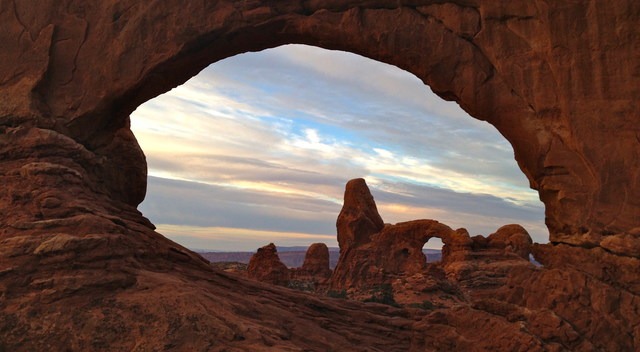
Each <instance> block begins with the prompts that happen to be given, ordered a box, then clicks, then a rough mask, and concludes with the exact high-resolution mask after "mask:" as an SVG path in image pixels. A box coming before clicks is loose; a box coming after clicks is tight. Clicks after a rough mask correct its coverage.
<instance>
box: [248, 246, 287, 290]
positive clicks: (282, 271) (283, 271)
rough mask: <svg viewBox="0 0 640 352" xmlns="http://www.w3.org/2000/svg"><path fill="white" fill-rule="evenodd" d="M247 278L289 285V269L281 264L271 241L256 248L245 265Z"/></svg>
mask: <svg viewBox="0 0 640 352" xmlns="http://www.w3.org/2000/svg"><path fill="white" fill-rule="evenodd" d="M247 275H248V276H249V278H252V279H254V280H258V281H261V282H266V283H270V284H273V285H279V286H288V285H289V269H288V268H287V267H286V265H284V264H282V262H281V261H280V258H279V257H278V250H277V249H276V246H275V245H274V244H273V243H269V244H268V245H266V246H264V247H262V248H258V251H257V252H256V254H254V255H253V256H252V257H251V260H250V261H249V266H248V267H247Z"/></svg>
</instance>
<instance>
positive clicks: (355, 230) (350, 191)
mask: <svg viewBox="0 0 640 352" xmlns="http://www.w3.org/2000/svg"><path fill="white" fill-rule="evenodd" d="M344 199H345V203H344V205H343V210H342V211H341V212H340V215H339V216H338V221H337V224H336V227H337V230H338V239H339V241H338V242H339V243H340V244H341V247H340V259H339V260H338V265H337V266H336V268H335V270H334V273H333V275H332V277H331V282H330V288H331V290H332V291H334V292H335V291H345V292H346V293H347V295H348V296H349V297H352V298H356V299H368V298H369V297H372V296H373V297H376V296H379V295H380V290H381V289H384V290H386V291H387V292H385V295H386V298H387V299H388V300H389V301H394V302H395V298H394V297H395V296H396V295H402V296H403V298H402V301H403V302H402V303H417V302H418V301H422V300H424V299H425V297H424V295H421V294H415V295H414V297H411V295H408V294H407V292H414V293H415V292H421V291H424V290H425V287H426V286H428V287H430V289H431V290H432V291H438V290H440V289H442V288H445V289H447V290H449V289H450V288H451V287H453V286H455V287H466V288H474V289H475V290H482V289H486V288H489V287H491V288H495V287H498V286H500V285H503V284H504V282H505V280H506V279H505V277H506V276H507V275H508V272H509V270H511V269H513V268H516V267H521V266H524V267H533V265H532V264H531V263H530V262H529V254H530V252H531V244H532V241H531V237H530V236H529V234H528V233H527V232H526V230H525V229H524V228H522V227H521V226H520V225H507V226H503V227H501V228H500V229H499V230H498V231H497V232H496V233H494V234H492V235H491V236H489V237H488V238H485V237H482V236H476V237H474V238H471V237H470V236H469V233H468V232H467V230H465V229H457V230H453V229H451V228H450V227H449V226H447V225H444V224H442V223H440V222H438V221H435V220H415V221H408V222H402V223H398V224H395V225H391V224H383V222H382V219H381V217H380V215H379V214H378V211H377V207H376V204H375V201H374V199H373V196H372V195H371V192H370V191H369V188H368V187H367V185H366V182H365V181H364V180H363V179H355V180H351V181H349V182H348V183H347V185H346V187H345V195H344ZM381 224H382V225H381ZM433 237H437V238H440V239H441V240H442V242H443V243H444V247H443V248H442V260H441V261H440V262H439V263H436V264H427V262H426V257H425V255H424V253H423V251H422V248H423V246H424V244H425V243H426V242H427V241H429V240H430V239H431V238H433ZM408 278H410V279H408ZM447 280H448V281H447ZM397 282H401V283H402V284H401V285H396V286H394V283H397ZM452 285H453V286H452ZM392 298H393V299H392ZM455 301H456V300H454V301H453V302H452V303H455Z"/></svg>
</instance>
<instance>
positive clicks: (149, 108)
mask: <svg viewBox="0 0 640 352" xmlns="http://www.w3.org/2000/svg"><path fill="white" fill-rule="evenodd" d="M131 120H132V129H133V130H134V133H135V134H136V137H137V138H138V140H139V142H140V144H141V146H142V148H143V150H144V151H145V154H146V156H147V160H148V165H149V174H150V175H152V176H158V177H162V178H165V179H161V178H154V177H151V178H150V181H149V191H148V196H147V200H145V202H144V203H143V204H142V206H141V209H142V210H143V212H144V213H145V214H147V215H148V216H149V217H150V218H151V219H152V220H153V221H154V222H156V223H162V224H174V225H180V226H201V227H219V228H242V229H249V230H252V231H259V230H263V231H273V232H277V231H282V232H283V233H310V234H315V235H321V234H322V235H326V234H327V233H333V231H335V228H334V224H335V217H336V216H337V212H338V211H339V209H340V206H341V199H342V191H343V187H344V183H345V182H346V181H347V180H349V179H351V178H355V177H365V178H366V179H367V182H368V183H369V184H370V186H372V188H373V189H375V190H376V192H377V194H378V195H377V196H376V197H377V199H379V200H380V201H381V202H382V204H381V206H380V207H381V209H385V210H387V211H388V212H389V218H390V219H401V218H402V219H404V220H410V219H411V218H406V217H405V216H406V215H411V216H417V217H432V218H436V219H438V220H444V219H448V220H451V221H452V224H450V225H451V226H454V227H458V226H464V227H468V228H470V229H473V230H474V231H481V233H484V234H488V233H490V232H492V231H494V230H495V229H497V227H498V226H500V225H502V224H504V223H507V222H520V223H522V224H525V223H527V224H529V225H531V227H533V228H535V229H536V230H535V232H536V235H535V237H536V240H538V241H542V242H546V240H547V238H546V236H547V235H546V229H545V228H544V226H543V225H541V224H542V219H543V218H544V216H543V215H542V212H543V209H542V206H541V203H540V202H539V201H538V198H537V194H536V193H535V192H533V191H531V190H530V189H528V182H527V180H526V178H525V176H524V175H523V174H522V173H521V172H520V171H519V170H518V168H517V165H516V163H515V161H514V160H513V151H512V149H511V146H510V145H509V144H508V143H507V142H506V141H505V140H504V138H503V137H502V136H500V135H499V134H498V133H497V131H495V129H494V128H493V127H492V126H490V125H488V124H487V123H484V122H481V121H477V120H474V119H472V118H470V117H469V116H467V115H466V114H465V113H464V112H463V111H462V110H460V108H459V107H458V106H457V105H456V104H453V103H450V102H444V101H443V100H442V99H440V98H438V97H436V96H435V95H433V94H432V93H430V91H429V89H428V87H426V86H424V84H422V82H420V81H419V80H418V79H417V78H416V77H414V76H412V75H410V74H408V73H406V72H404V71H401V70H399V69H397V68H395V67H393V66H389V65H385V64H381V63H377V62H374V61H371V60H368V59H364V58H362V57H359V56H356V55H352V54H348V53H342V52H330V51H327V50H324V49H318V48H313V47H307V46H285V47H281V48H277V49H273V50H266V51H263V52H260V53H251V54H243V55H238V56H236V57H234V58H231V59H227V60H223V61H221V62H218V63H216V64H214V65H211V66H210V67H209V68H207V69H205V70H204V71H202V72H201V73H200V74H199V75H198V76H197V77H195V78H193V79H192V80H190V81H189V82H187V83H186V84H184V85H183V86H180V87H178V88H176V89H174V90H172V91H171V92H169V93H167V94H165V95H162V96H160V97H158V98H156V99H154V100H152V101H150V102H148V103H146V104H145V105H143V106H141V107H139V108H138V110H136V111H135V112H134V114H132V117H131ZM166 179H172V180H166ZM421 214H424V216H422V215H421ZM382 216H383V218H385V219H386V217H385V214H382ZM437 216H439V217H440V218H437ZM443 222H445V223H446V221H443ZM453 223H455V224H461V225H455V224H453ZM182 236H183V237H184V235H182Z"/></svg>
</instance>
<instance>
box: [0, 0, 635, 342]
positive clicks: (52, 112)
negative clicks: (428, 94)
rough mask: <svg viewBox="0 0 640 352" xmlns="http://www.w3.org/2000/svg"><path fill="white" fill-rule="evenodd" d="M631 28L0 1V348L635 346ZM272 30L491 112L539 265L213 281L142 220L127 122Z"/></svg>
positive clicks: (257, 6)
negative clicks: (430, 286) (532, 215)
mask: <svg viewBox="0 0 640 352" xmlns="http://www.w3.org/2000/svg"><path fill="white" fill-rule="evenodd" d="M639 22H640V2H638V1H635V0H614V1H609V2H607V3H606V4H605V3H602V2H597V1H596V2H592V1H553V2H536V1H534V2H513V1H495V0H477V1H475V0H473V1H450V2H434V1H427V0H425V1H387V0H373V1H350V0H347V1H331V0H327V1H300V0H282V1H225V0H222V1H177V0H166V1H162V2H149V3H147V2H135V3H134V2H130V1H124V0H122V1H118V0H108V1H72V0H60V1H43V2H36V1H9V0H0V43H2V44H1V45H2V50H0V184H1V185H2V187H0V214H2V215H1V216H0V310H1V313H2V317H3V319H0V349H3V350H11V351H14V350H18V351H19V350H25V351H34V350H66V349H71V350H123V351H132V350H134V351H135V350H138V351H143V350H166V349H177V350H213V351H216V350H218V351H221V350H225V349H226V350H246V351H260V350H269V349H279V350H285V351H286V350H304V349H310V350H331V349H333V350H349V349H353V348H354V346H356V348H360V349H362V350H381V351H394V350H398V351H406V350H408V349H409V350H416V351H424V350H433V351H438V350H456V349H457V350H513V349H516V348H524V349H526V350H529V351H543V350H552V351H554V350H562V349H568V350H585V351H588V350H612V351H633V350H638V349H639V348H640V337H639V336H640V317H639V316H640V314H639V313H638V312H640V307H639V306H640V303H639V302H640V299H639V298H638V295H639V294H640V280H638V278H639V277H640V217H639V216H638V214H640V131H638V126H639V125H640V121H639V118H638V116H640V114H639V108H638V104H637V100H638V96H640V66H639V65H640V63H639V62H638V57H640V38H639V37H638V35H637V24H638V23H639ZM288 43H305V44H310V45H317V46H321V47H324V48H328V49H339V50H346V51H350V52H353V53H357V54H361V55H364V56H367V57H369V58H372V59H375V60H379V61H382V62H386V63H389V64H393V65H396V66H398V67H400V68H402V69H405V70H407V71H409V72H411V73H413V74H415V75H416V76H417V77H418V78H419V79H421V80H422V81H423V82H425V84H428V85H429V86H430V87H431V89H432V90H433V91H434V92H435V93H437V94H438V95H440V96H441V97H443V98H444V99H448V100H455V101H456V102H458V103H459V104H460V106H461V107H462V108H463V109H464V110H466V111H467V112H468V113H469V114H470V115H472V116H473V117H475V118H478V119H480V120H485V121H487V122H489V123H491V124H492V125H493V126H495V127H496V128H497V129H498V130H499V131H500V133H501V134H502V135H503V136H504V137H505V138H506V139H507V140H508V141H509V142H510V143H511V144H512V146H513V148H514V154H515V158H516V160H517V161H518V164H519V166H520V168H521V169H522V171H523V172H524V174H525V175H526V177H527V178H528V179H529V182H530V185H531V187H533V188H534V189H536V190H538V192H539V194H540V199H541V200H542V201H543V202H544V204H545V209H546V223H547V226H548V228H549V231H550V243H549V244H545V245H533V247H532V252H533V253H534V255H535V257H536V259H537V260H539V261H540V262H541V263H542V264H543V265H544V267H543V268H531V267H522V268H517V269H514V270H510V271H509V273H508V276H507V277H505V278H504V280H505V284H504V285H503V286H501V287H495V288H485V290H484V291H482V290H481V291H480V294H479V295H478V297H477V298H474V297H475V296H474V295H473V292H471V293H472V294H470V295H469V297H470V298H471V299H472V300H468V297H463V298H464V299H465V300H466V301H464V302H467V303H464V304H460V305H458V306H455V307H451V308H447V309H445V308H438V309H435V310H431V311H429V310H423V309H418V308H416V309H415V311H411V310H409V309H396V308H392V307H389V306H385V305H378V304H374V303H369V304H361V303H357V302H348V301H341V300H332V299H328V298H317V297H313V296H310V295H308V294H303V293H297V292H292V291H291V290H287V289H284V288H278V287H272V286H268V285H266V284H261V283H256V282H249V281H245V280H242V279H238V278H234V277H230V276H227V275H226V274H223V273H221V272H218V271H214V270H213V269H211V268H210V266H209V264H208V263H207V262H206V261H204V260H203V259H202V258H201V257H200V256H198V255H196V254H194V253H192V252H190V251H188V250H186V249H185V248H183V247H181V246H179V245H177V244H175V243H173V242H171V241H169V240H167V239H166V238H164V237H163V236H161V235H160V234H158V233H156V232H154V226H153V225H152V224H151V223H150V222H149V221H148V220H147V219H145V218H144V217H143V216H142V214H140V213H139V212H138V211H137V210H136V207H137V205H138V204H139V203H140V202H141V201H142V200H143V199H144V196H145V192H146V162H145V157H144V154H143V153H142V151H141V150H140V147H139V145H138V143H137V141H136V140H135V137H134V136H133V134H132V133H131V131H130V129H129V114H130V113H131V112H132V111H133V110H135V109H136V108H137V107H138V106H139V105H140V104H142V103H143V102H145V101H147V100H149V99H151V98H153V97H155V96H157V95H159V94H161V93H164V92H166V91H168V90H169V89H171V88H173V87H175V86H177V85H179V84H181V83H183V82H185V81H186V80H188V79H189V78H191V77H192V76H194V75H195V74H196V73H197V72H198V71H200V70H201V69H203V68H204V67H206V66H207V65H209V64H210V63H212V62H215V61H218V60H221V59H223V58H227V57H230V56H232V55H235V54H238V53H242V52H246V51H252V50H261V49H265V48H269V47H275V46H278V45H281V44H288ZM158 118H162V117H161V116H158ZM364 118H366V117H364ZM396 122H397V123H402V121H396ZM367 219H368V220H367V221H370V224H369V225H367V224H365V225H363V227H364V228H367V226H371V227H370V230H375V232H378V231H381V230H380V229H379V226H380V222H378V220H377V219H376V218H375V217H373V218H371V217H369V218H367ZM405 226H410V227H411V226H417V227H425V226H426V227H427V228H434V227H439V226H440V225H438V224H436V223H420V224H409V225H405ZM356 228H360V227H356ZM347 230H348V229H347ZM382 231H384V229H383V230H382ZM344 233H348V231H347V232H344ZM456 233H457V232H456ZM363 234H364V235H365V238H367V237H368V238H371V237H370V235H371V234H372V233H371V232H370V231H367V232H364V233H363ZM467 236H468V235H467ZM451 238H452V242H451V243H452V247H451V249H452V251H451V252H450V255H454V254H456V255H459V256H460V257H464V256H465V255H466V254H465V253H466V251H467V248H469V247H471V248H472V247H473V243H474V241H473V240H471V239H469V240H467V238H466V237H465V235H464V234H463V233H457V235H455V236H453V235H452V236H451ZM509 238H510V237H509ZM345 239H346V241H347V242H350V241H353V243H359V242H360V240H361V239H359V238H356V237H353V236H347V237H345ZM505 241H506V240H505ZM514 241H515V239H514ZM503 242H504V241H502V240H500V241H497V242H496V243H503ZM504 243H505V247H504V248H507V247H508V246H511V247H512V248H513V245H516V246H520V244H522V243H521V242H520V241H515V242H512V244H510V245H508V244H506V242H504ZM518 248H520V247H518ZM453 249H455V250H453ZM496 250H500V251H503V250H504V249H498V248H496ZM413 255H416V254H413ZM416 256H417V255H416ZM454 257H455V256H454ZM454 257H451V256H450V258H454ZM443 261H444V259H443ZM451 263H460V262H459V261H454V262H450V264H451ZM458 269H459V270H457V271H455V273H456V275H459V276H460V277H466V276H465V275H467V273H468V271H466V270H465V267H463V266H460V267H459V268H458ZM470 278H471V279H473V280H476V279H477V278H474V277H470ZM476 281H477V280H476ZM488 292H491V294H490V295H489V294H487V293H488ZM469 302H470V303H469ZM70 308H73V309H70ZM69 331H73V332H74V333H73V334H69ZM523 346H524V347H523Z"/></svg>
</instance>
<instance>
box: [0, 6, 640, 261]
mask: <svg viewBox="0 0 640 352" xmlns="http://www.w3.org/2000/svg"><path fill="white" fill-rule="evenodd" d="M622 3H624V2H621V5H619V6H614V7H613V8H612V9H610V10H609V11H607V12H606V13H602V14H601V13H599V12H598V14H596V13H592V12H585V10H584V9H583V6H581V5H579V4H575V5H573V6H567V7H563V6H560V5H555V6H549V7H537V6H534V5H530V4H529V5H527V4H522V5H515V4H514V5H509V6H503V5H502V4H498V3H495V4H492V3H489V2H477V3H476V2H469V3H466V4H465V5H462V4H457V3H455V2H450V3H432V2H430V1H424V2H420V1H418V2H407V3H402V2H401V3H390V2H386V1H373V2H366V3H359V2H341V3H335V2H327V3H322V2H300V1H284V2H279V3H278V4H270V3H263V2H259V1H251V2H247V1H244V2H234V1H222V2H220V1H218V2H215V3H207V4H204V3H203V4H200V3H198V4H196V3H195V2H191V3H189V4H188V5H184V4H182V3H180V2H178V1H167V2H164V3H163V4H162V5H143V4H135V5H131V6H127V5H126V4H125V3H124V2H119V1H113V2H108V3H100V4H79V3H75V2H71V1H70V2H69V4H68V6H62V5H58V6H55V5H53V4H52V5H51V6H50V8H51V9H50V11H40V10H39V9H36V8H33V7H31V6H35V5H29V4H26V3H21V4H16V5H15V6H14V5H10V4H9V3H6V4H5V5H3V10H4V11H3V12H2V13H3V23H4V25H3V26H4V28H6V30H5V31H3V33H4V37H3V38H1V39H2V40H3V43H5V48H6V50H4V51H5V54H4V55H5V60H4V61H5V62H11V63H13V64H12V65H5V67H3V68H2V71H0V78H2V82H4V83H3V85H2V87H1V88H0V89H2V94H3V95H4V96H5V97H7V98H5V100H4V101H3V108H2V115H4V116H7V117H8V116H11V117H12V119H14V120H19V121H22V120H24V119H29V120H31V121H32V122H33V121H38V125H39V126H41V127H43V128H46V129H52V130H54V131H57V132H60V133H61V134H63V135H65V136H68V137H70V138H71V139H72V140H73V141H76V142H79V143H80V144H82V145H84V146H86V147H87V148H88V149H89V150H91V151H95V152H97V153H98V154H99V155H100V156H102V157H104V158H105V159H106V164H108V165H105V166H104V170H96V171H95V173H99V174H100V175H96V177H100V178H103V179H106V180H105V181H106V182H104V187H105V188H106V189H105V191H106V192H107V193H108V194H109V196H110V197H111V198H113V199H117V200H121V201H124V202H126V203H128V204H131V205H136V204H137V203H139V202H140V201H141V200H142V199H143V197H144V188H145V181H144V179H145V178H144V161H143V157H142V153H140V152H139V150H137V148H136V143H135V142H134V141H133V140H132V136H131V135H130V133H129V132H128V128H127V121H128V114H129V113H130V112H131V111H133V110H134V109H135V108H136V107H137V106H138V105H140V104H141V103H142V102H144V101H146V100H148V99H150V98H152V97H154V96H156V95H158V94H160V93H163V92H165V91H167V90H168V89H170V88H172V87H174V86H177V85H179V84H181V83H183V82H184V81H186V80H187V79H188V78H190V77H192V76H193V75H195V74H196V73H197V72H198V71H199V70H201V69H202V68H204V67H205V66H207V65H208V64H210V63H211V62H215V61H217V60H220V59H222V58H225V57H229V56H231V55H234V54H237V53H241V52H245V51H250V50H261V49H265V48H268V47H274V46H278V45H280V44H285V43H305V44H311V45H316V46H320V47H324V48H328V49H340V50H346V51H351V52H354V53H358V54H361V55H364V56H367V57H370V58H373V59H375V60H379V61H382V62H387V63H390V64H393V65H396V66H398V67H400V68H402V69H405V70H407V71H409V72H412V73H413V74H415V75H416V76H417V77H419V78H420V79H422V80H423V81H424V82H425V83H427V84H428V85H429V86H430V87H431V88H432V89H433V91H434V92H436V93H437V94H439V95H440V96H441V97H443V98H445V99H449V100H456V101H457V102H458V103H459V104H460V105H461V106H462V107H463V108H464V109H465V110H466V111H467V112H469V113H470V114H471V115H472V116H474V117H476V118H478V119H482V120H486V121H488V122H490V123H491V124H493V125H494V126H495V127H496V128H497V129H498V130H499V131H500V132H501V133H502V134H503V135H504V136H505V137H506V138H507V139H508V140H509V141H510V142H511V144H512V145H513V147H514V150H515V157H516V160H517V161H518V163H519V165H520V167H521V169H522V170H523V171H524V173H525V174H526V175H527V177H528V178H529V180H530V183H531V186H532V187H533V188H535V189H537V190H538V191H539V192H540V197H541V199H542V201H543V202H544V203H545V206H546V209H547V213H546V215H547V225H548V227H549V229H550V233H551V242H562V243H568V244H572V245H580V246H587V247H593V246H599V245H603V246H605V248H607V249H608V250H610V251H614V252H616V253H619V254H630V253H633V252H634V250H632V249H631V248H626V247H628V245H630V244H631V243H633V244H634V245H637V242H636V241H637V240H635V238H636V236H635V235H633V233H635V232H633V233H632V232H631V230H632V229H633V228H635V227H637V225H638V224H637V216H636V215H637V213H638V211H639V209H640V208H639V205H638V201H637V199H640V197H639V194H638V174H637V173H636V172H632V173H631V174H629V175H626V174H621V173H620V172H617V171H615V170H617V169H619V168H625V169H627V170H637V169H638V164H637V163H638V161H637V160H639V159H640V158H638V153H639V152H638V148H637V138H638V136H637V132H633V131H635V130H636V129H635V128H634V126H635V123H636V122H637V121H634V118H633V116H635V115H634V109H633V108H632V107H633V106H634V104H633V103H634V101H635V98H637V94H638V91H637V89H638V88H636V87H637V85H634V84H632V81H631V80H632V79H633V77H636V76H635V75H634V74H633V72H634V71H633V70H634V69H636V68H634V67H633V65H632V64H630V65H620V63H619V60H617V59H614V55H619V56H620V57H628V55H630V54H631V52H628V51H624V50H623V48H624V47H631V46H630V45H631V44H632V41H633V38H634V37H633V29H631V27H632V26H622V27H621V30H620V31H618V32H616V33H613V32H609V31H605V30H600V31H599V33H600V35H599V36H598V37H593V38H591V37H589V39H588V42H589V43H590V44H589V45H590V47H592V48H595V49H598V48H601V49H602V50H603V52H604V51H605V47H606V45H607V43H609V42H616V43H618V46H617V48H618V49H616V50H614V51H611V50H609V49H606V52H607V53H608V54H607V55H605V56H600V57H598V58H594V57H592V56H589V55H585V54H584V50H585V48H587V46H586V45H587V44H586V43H583V41H575V42H573V41H571V39H570V37H571V36H569V35H567V34H566V33H565V32H562V31H560V30H557V28H561V27H566V28H574V27H579V28H583V29H584V30H585V31H587V32H588V31H591V32H593V31H595V30H596V29H595V26H596V25H595V23H598V20H599V19H601V18H604V17H605V16H608V18H609V19H610V20H613V21H618V20H619V19H620V18H621V16H626V15H625V13H627V12H628V11H627V10H629V9H633V8H634V6H636V5H630V4H629V5H628V6H626V7H625V6H624V5H622ZM45 12H46V13H45ZM591 32H589V33H591ZM625 45H626V46H625ZM552 48H553V50H551V49H552ZM591 52H593V50H591ZM614 53H615V54H614ZM591 55H595V54H591ZM26 58H28V59H26ZM525 63H526V64H525ZM614 66H615V67H617V68H618V69H617V70H616V71H612V70H611V69H610V68H611V67H614ZM570 77H573V78H570ZM587 85H589V86H590V88H589V89H587V88H585V86H587ZM611 99H615V103H614V104H609V103H608V102H609V101H611ZM35 116H38V119H34V117H35ZM609 116H615V117H609ZM608 119H615V121H616V131H626V133H622V132H620V133H619V134H617V135H616V138H610V137H608V135H607V134H601V133H599V132H598V131H602V132H604V131H605V130H606V131H610V130H609V129H607V128H602V129H596V130H594V129H593V128H591V126H607V125H608V124H607V122H606V121H607V120H608ZM586 141H592V142H586ZM119 148H124V149H126V150H128V151H129V154H130V155H129V156H128V157H123V156H122V155H114V154H116V153H114V149H115V150H118V149H119ZM131 164H135V166H131ZM123 167H124V168H126V170H128V172H129V173H131V174H135V175H136V177H134V178H130V179H129V180H123V179H120V178H118V177H117V175H115V174H114V173H113V172H110V170H109V169H114V168H117V169H121V168H123ZM105 176H106V177H105ZM134 180H135V181H134ZM614 195H615V196H614ZM619 195H625V196H624V197H620V196H619ZM630 234H631V235H630ZM611 236H614V237H613V238H611Z"/></svg>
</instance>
